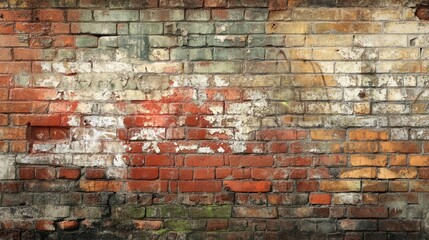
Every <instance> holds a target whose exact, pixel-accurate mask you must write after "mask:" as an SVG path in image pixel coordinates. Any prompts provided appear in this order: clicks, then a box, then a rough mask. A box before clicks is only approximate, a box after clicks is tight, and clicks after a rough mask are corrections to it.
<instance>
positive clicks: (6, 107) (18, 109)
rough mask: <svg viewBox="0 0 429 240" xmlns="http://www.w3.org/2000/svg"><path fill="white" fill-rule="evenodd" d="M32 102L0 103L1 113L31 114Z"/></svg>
mask: <svg viewBox="0 0 429 240" xmlns="http://www.w3.org/2000/svg"><path fill="white" fill-rule="evenodd" d="M31 110H32V103H31V102H0V112H3V113H30V112H31Z"/></svg>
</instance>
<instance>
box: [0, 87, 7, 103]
mask: <svg viewBox="0 0 429 240" xmlns="http://www.w3.org/2000/svg"><path fill="white" fill-rule="evenodd" d="M8 96H9V91H8V89H7V88H0V101H5V100H7V99H8Z"/></svg>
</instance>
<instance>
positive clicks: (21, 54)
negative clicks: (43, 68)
mask: <svg viewBox="0 0 429 240" xmlns="http://www.w3.org/2000/svg"><path fill="white" fill-rule="evenodd" d="M13 56H14V58H15V60H52V59H53V58H54V57H55V55H54V52H51V53H47V51H46V50H42V49H28V48H15V49H13Z"/></svg>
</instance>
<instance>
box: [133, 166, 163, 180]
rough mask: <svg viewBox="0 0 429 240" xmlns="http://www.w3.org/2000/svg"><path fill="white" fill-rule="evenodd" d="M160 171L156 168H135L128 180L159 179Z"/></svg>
mask: <svg viewBox="0 0 429 240" xmlns="http://www.w3.org/2000/svg"><path fill="white" fill-rule="evenodd" d="M158 176H159V169H158V168H155V167H134V168H130V169H129V174H128V178H131V179H146V180H149V179H157V178H158Z"/></svg>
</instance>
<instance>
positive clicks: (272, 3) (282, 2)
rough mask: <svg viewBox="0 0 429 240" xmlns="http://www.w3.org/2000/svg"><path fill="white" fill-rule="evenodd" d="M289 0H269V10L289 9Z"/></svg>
mask: <svg viewBox="0 0 429 240" xmlns="http://www.w3.org/2000/svg"><path fill="white" fill-rule="evenodd" d="M287 4H288V1H287V0H269V1H268V9H269V10H286V9H287V7H288V6H287Z"/></svg>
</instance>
